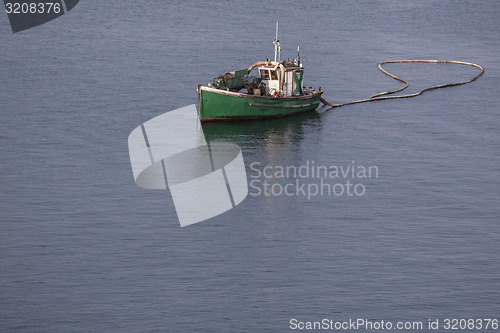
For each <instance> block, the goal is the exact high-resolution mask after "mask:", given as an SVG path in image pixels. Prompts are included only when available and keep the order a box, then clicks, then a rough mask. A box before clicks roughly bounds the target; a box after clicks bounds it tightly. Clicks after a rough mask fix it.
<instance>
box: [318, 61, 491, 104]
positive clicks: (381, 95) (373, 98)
mask: <svg viewBox="0 0 500 333" xmlns="http://www.w3.org/2000/svg"><path fill="white" fill-rule="evenodd" d="M415 62H419V63H447V64H458V65H466V66H473V67H476V68H479V69H480V70H481V71H480V72H479V73H478V74H477V75H476V76H474V77H473V78H472V79H470V80H467V81H462V82H453V83H445V84H440V85H437V86H432V87H429V88H425V89H423V90H420V91H419V92H416V93H414V94H406V95H397V96H384V95H390V94H394V93H396V92H398V91H402V90H405V89H406V88H407V87H408V86H409V85H410V84H409V83H408V82H407V81H405V80H403V79H402V78H400V77H398V76H396V75H394V74H391V73H389V72H388V71H386V70H385V69H383V68H382V65H383V64H394V63H415ZM378 68H379V69H380V70H381V71H382V72H383V73H384V74H385V75H388V76H390V77H392V78H393V79H396V80H398V81H401V82H403V83H404V86H403V87H401V88H399V89H395V90H389V91H384V92H381V93H379V94H375V95H372V96H370V98H365V99H358V100H354V101H350V102H345V103H339V104H333V103H330V102H328V101H327V100H325V99H323V98H321V102H323V103H324V104H326V105H328V106H331V107H332V108H336V107H340V106H344V105H349V104H357V103H365V102H373V101H380V100H385V99H396V98H409V97H415V96H418V95H420V94H422V93H423V92H425V91H429V90H433V89H438V88H445V87H452V86H458V85H461V84H467V83H471V82H472V81H474V80H476V79H477V78H478V77H480V76H481V75H483V73H484V68H483V67H482V66H480V65H478V64H474V63H471V62H463V61H454V60H388V61H384V62H381V63H379V64H378Z"/></svg>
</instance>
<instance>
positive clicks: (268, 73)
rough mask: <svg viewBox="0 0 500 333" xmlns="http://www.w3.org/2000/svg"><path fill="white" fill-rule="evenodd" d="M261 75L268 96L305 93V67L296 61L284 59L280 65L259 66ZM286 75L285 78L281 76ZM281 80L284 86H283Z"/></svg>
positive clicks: (287, 95)
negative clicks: (303, 80)
mask: <svg viewBox="0 0 500 333" xmlns="http://www.w3.org/2000/svg"><path fill="white" fill-rule="evenodd" d="M258 69H259V76H260V79H261V80H262V83H263V84H265V87H266V95H268V96H282V97H290V96H301V95H302V93H303V88H304V87H303V82H302V79H303V76H304V68H303V67H301V66H299V65H296V64H295V63H294V62H287V61H283V62H282V63H281V65H280V64H278V65H275V66H272V65H262V66H258ZM282 75H284V77H283V79H281V76H282ZM281 80H283V86H282V87H281Z"/></svg>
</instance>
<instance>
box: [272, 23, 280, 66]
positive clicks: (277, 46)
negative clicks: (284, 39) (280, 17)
mask: <svg viewBox="0 0 500 333" xmlns="http://www.w3.org/2000/svg"><path fill="white" fill-rule="evenodd" d="M273 45H274V62H276V58H277V59H278V60H277V61H278V62H279V61H280V57H281V44H280V41H279V40H278V22H276V38H275V39H274V42H273Z"/></svg>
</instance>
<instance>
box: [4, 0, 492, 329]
mask: <svg viewBox="0 0 500 333" xmlns="http://www.w3.org/2000/svg"><path fill="white" fill-rule="evenodd" d="M499 17H500V2H498V1H475V2H470V1H431V0H424V1H412V2H410V1H404V2H403V1H389V0H388V1H335V2H333V1H305V2H303V3H285V2H272V1H266V2H262V3H260V2H253V1H244V2H239V1H236V2H235V1H217V2H210V1H172V2H171V1H136V2H129V1H117V0H108V1H91V0H87V1H81V2H80V3H79V4H78V5H77V6H76V7H75V8H74V9H73V10H72V11H71V12H70V13H68V14H67V15H64V16H62V17H60V18H58V19H56V20H54V21H51V22H49V23H46V24H43V25H41V26H38V27H36V28H33V29H29V30H26V31H23V32H20V33H16V34H13V33H12V32H11V30H10V26H9V21H8V18H7V15H4V14H0V60H1V65H0V117H1V121H0V165H1V178H0V189H1V191H0V332H289V331H292V330H291V327H290V320H291V319H294V318H295V319H297V320H298V321H303V322H306V321H320V320H322V319H324V318H327V319H332V320H338V321H348V320H349V319H353V320H356V319H358V318H364V319H367V320H373V321H380V320H385V321H392V322H394V323H396V322H397V321H421V322H423V323H424V328H426V325H427V323H428V320H429V319H431V320H435V319H439V320H440V325H443V321H444V320H445V319H446V318H458V319H461V318H465V319H470V318H473V319H480V318H491V319H495V318H497V319H499V314H500V245H499V244H500V108H499V96H500V88H499V87H500V78H499V71H500V63H499V61H498V60H499V51H500V38H499V37H500V20H499V19H498V18H499ZM276 21H279V23H280V34H279V39H280V40H281V44H282V47H283V52H282V57H285V58H287V57H290V58H292V57H295V56H296V48H297V45H300V50H301V59H302V61H303V64H304V66H305V75H304V80H305V83H306V85H308V86H313V87H315V88H316V87H318V86H321V87H322V90H323V91H324V95H323V96H324V98H326V99H327V100H329V101H332V102H337V103H338V102H345V101H350V100H353V99H359V98H366V97H368V96H370V95H371V94H374V93H378V92H382V91H386V90H390V89H395V88H397V87H399V86H400V83H399V82H397V81H394V80H392V79H391V78H389V77H387V76H385V75H384V74H382V73H381V72H380V71H379V70H378V69H377V66H376V64H377V63H378V62H380V61H384V60H391V59H450V60H459V61H470V62H474V63H478V64H480V65H482V66H484V67H485V68H486V72H485V74H484V75H483V76H482V77H481V78H479V79H478V80H477V81H475V82H473V83H471V84H468V85H463V86H458V87H452V88H446V89H439V90H434V91H430V92H426V93H424V94H423V95H421V96H419V97H416V98H411V99H404V100H392V101H380V102H373V103H365V104H357V105H351V106H344V107H342V108H337V109H333V110H328V108H325V107H321V108H319V109H318V112H312V113H308V114H303V115H299V116H294V117H288V118H283V119H278V120H269V121H257V122H255V121H254V122H240V123H234V124H208V125H206V126H204V131H205V135H206V136H207V139H208V140H214V141H216V140H224V141H227V142H232V143H236V144H237V145H239V146H240V148H241V150H242V153H243V157H244V160H245V165H246V167H247V175H248V180H249V182H250V181H252V180H254V179H260V180H263V177H262V176H261V177H260V178H258V171H256V169H257V170H260V171H262V169H263V168H264V167H265V166H270V167H273V168H274V169H273V170H276V168H275V167H276V166H284V167H287V166H294V167H296V168H299V167H301V166H306V165H308V164H309V165H312V164H313V163H314V165H316V166H338V167H340V166H343V167H348V166H365V167H369V166H376V168H377V170H378V173H377V174H376V176H375V175H372V177H366V178H358V177H354V179H353V178H352V177H351V178H349V179H350V180H351V182H352V183H355V184H357V183H360V184H362V185H363V186H364V189H365V191H364V193H363V195H352V196H349V195H347V194H343V195H339V196H336V195H316V196H312V197H310V198H309V199H308V198H307V197H306V196H304V195H302V194H301V193H299V194H298V195H290V196H288V195H270V196H265V195H263V194H261V195H256V192H257V191H256V190H255V189H250V194H249V196H248V197H247V198H246V199H245V200H244V201H243V202H242V203H241V204H240V205H238V206H237V207H235V208H234V209H232V210H230V211H228V212H226V213H224V214H222V215H219V216H217V217H214V218H212V219H210V220H207V221H204V222H202V223H198V224H196V225H192V226H189V227H185V228H181V227H180V226H179V223H178V219H177V215H176V211H175V207H174V204H173V201H172V197H171V194H170V192H169V191H168V190H167V191H148V190H143V189H140V188H138V187H137V186H136V184H135V183H134V179H133V176H132V170H131V166H130V160H129V155H128V147H127V138H128V135H129V133H130V132H131V131H132V130H133V129H134V128H136V127H137V126H139V125H140V124H142V123H144V122H145V121H147V120H149V119H151V118H153V117H155V116H158V115H160V114H163V113H165V112H168V111H170V110H174V109H176V108H180V107H183V106H185V105H189V104H193V103H196V85H197V84H198V83H202V84H206V83H207V82H209V81H211V79H212V78H213V77H216V76H218V75H220V74H223V73H225V72H227V71H231V70H238V69H242V68H246V67H248V66H249V65H251V64H252V63H254V62H256V61H260V60H265V59H266V58H272V57H273V49H272V40H273V38H274V33H275V31H274V29H275V22H276ZM386 68H387V69H388V70H389V71H391V72H393V73H394V74H396V75H399V76H402V77H404V78H405V79H408V80H409V81H410V87H409V88H408V89H407V91H408V92H416V91H418V90H420V89H423V88H425V87H427V86H429V85H435V84H440V83H447V82H450V81H451V82H453V81H461V80H466V79H468V78H470V77H472V76H474V75H475V74H476V73H477V69H474V68H469V67H466V66H460V65H450V64H390V65H387V66H386ZM252 163H254V164H253V166H254V167H253V168H251V167H250V165H251V164H252ZM278 176H279V175H272V177H271V179H270V180H269V181H270V182H272V183H273V184H281V185H283V186H284V185H286V184H288V183H290V182H294V181H296V179H293V178H294V177H288V178H280V177H278ZM299 180H300V181H301V182H302V183H304V184H305V185H306V186H307V185H310V184H316V185H317V184H319V182H320V179H319V178H317V177H316V178H315V177H302V178H300V179H299ZM327 181H329V182H330V183H336V182H340V183H345V179H343V178H340V179H330V178H329V179H327ZM255 184H256V183H254V185H255ZM360 189H361V187H358V190H360ZM440 329H441V330H442V329H443V326H440ZM470 331H475V330H474V329H473V330H470Z"/></svg>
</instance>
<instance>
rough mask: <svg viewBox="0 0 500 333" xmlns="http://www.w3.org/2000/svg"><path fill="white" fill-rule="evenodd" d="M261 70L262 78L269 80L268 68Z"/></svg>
mask: <svg viewBox="0 0 500 333" xmlns="http://www.w3.org/2000/svg"><path fill="white" fill-rule="evenodd" d="M259 71H260V78H261V79H262V80H269V71H268V70H267V69H260V70H259Z"/></svg>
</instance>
